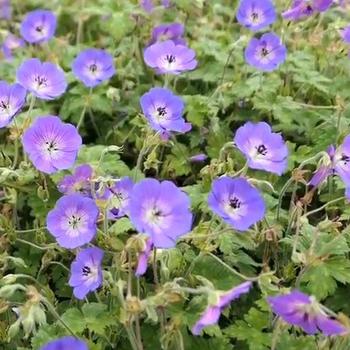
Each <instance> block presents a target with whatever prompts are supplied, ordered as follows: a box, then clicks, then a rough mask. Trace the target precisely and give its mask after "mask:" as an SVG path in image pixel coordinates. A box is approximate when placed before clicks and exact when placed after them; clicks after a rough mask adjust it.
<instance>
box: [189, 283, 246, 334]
mask: <svg viewBox="0 0 350 350" xmlns="http://www.w3.org/2000/svg"><path fill="white" fill-rule="evenodd" d="M251 287H252V282H243V283H241V284H239V285H238V286H236V287H233V288H232V289H230V290H228V291H220V292H218V293H217V300H216V302H215V303H212V304H210V305H208V307H207V308H206V310H205V311H204V313H203V314H202V316H201V317H200V319H199V320H198V321H197V322H196V323H195V325H194V326H193V327H192V333H193V334H194V335H199V334H200V333H201V331H202V329H203V328H204V327H207V326H210V325H213V324H216V323H218V321H219V318H220V315H221V313H222V312H223V310H224V309H225V308H226V307H227V306H229V305H230V304H231V302H232V301H233V300H235V299H238V298H239V297H240V296H241V295H242V294H246V293H248V292H249V290H250V288H251Z"/></svg>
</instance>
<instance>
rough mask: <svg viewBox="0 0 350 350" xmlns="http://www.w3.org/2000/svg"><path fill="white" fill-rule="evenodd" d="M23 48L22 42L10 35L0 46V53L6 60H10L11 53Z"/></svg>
mask: <svg viewBox="0 0 350 350" xmlns="http://www.w3.org/2000/svg"><path fill="white" fill-rule="evenodd" d="M22 46H24V40H23V39H21V38H18V37H17V36H16V35H13V34H12V33H10V34H8V35H7V37H6V38H5V40H4V42H3V44H2V51H3V53H4V56H5V58H6V59H8V60H10V59H11V58H12V51H14V50H16V49H18V48H19V47H22Z"/></svg>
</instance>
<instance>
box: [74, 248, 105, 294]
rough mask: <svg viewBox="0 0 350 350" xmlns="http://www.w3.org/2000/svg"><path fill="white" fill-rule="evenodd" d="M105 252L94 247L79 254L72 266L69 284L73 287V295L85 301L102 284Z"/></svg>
mask: <svg viewBox="0 0 350 350" xmlns="http://www.w3.org/2000/svg"><path fill="white" fill-rule="evenodd" d="M102 259H103V250H101V249H99V248H96V247H92V248H86V249H84V250H82V251H81V252H79V253H78V255H77V257H76V258H75V260H74V261H73V263H72V266H71V269H70V271H71V275H70V278H69V282H68V284H69V285H70V286H71V287H73V288H74V289H73V294H74V296H75V297H76V298H78V299H84V298H85V296H86V295H87V294H88V293H89V292H93V291H95V290H96V289H97V288H99V287H100V286H101V284H102V279H103V278H102V268H101V264H102Z"/></svg>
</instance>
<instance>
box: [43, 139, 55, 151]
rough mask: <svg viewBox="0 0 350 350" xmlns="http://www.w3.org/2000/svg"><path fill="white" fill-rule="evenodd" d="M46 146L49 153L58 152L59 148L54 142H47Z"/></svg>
mask: <svg viewBox="0 0 350 350" xmlns="http://www.w3.org/2000/svg"><path fill="white" fill-rule="evenodd" d="M45 144H46V145H47V151H48V152H49V153H51V152H54V151H58V148H57V146H56V144H55V142H53V141H46V142H45Z"/></svg>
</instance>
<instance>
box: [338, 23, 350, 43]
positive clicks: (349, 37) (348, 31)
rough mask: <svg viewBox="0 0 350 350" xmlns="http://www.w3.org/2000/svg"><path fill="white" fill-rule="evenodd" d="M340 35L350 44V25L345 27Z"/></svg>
mask: <svg viewBox="0 0 350 350" xmlns="http://www.w3.org/2000/svg"><path fill="white" fill-rule="evenodd" d="M340 34H341V37H342V38H343V40H344V42H346V43H347V44H350V25H349V26H347V27H345V28H344V29H343V30H341V31H340Z"/></svg>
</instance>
